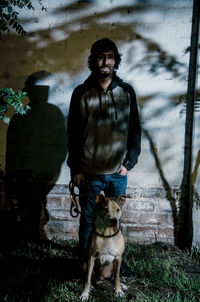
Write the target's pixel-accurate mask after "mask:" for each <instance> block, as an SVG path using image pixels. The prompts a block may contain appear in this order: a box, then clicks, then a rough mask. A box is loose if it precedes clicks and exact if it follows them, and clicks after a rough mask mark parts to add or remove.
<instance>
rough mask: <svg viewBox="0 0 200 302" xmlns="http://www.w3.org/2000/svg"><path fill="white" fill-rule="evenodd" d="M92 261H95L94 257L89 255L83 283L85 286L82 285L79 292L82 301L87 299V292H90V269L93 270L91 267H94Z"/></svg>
mask: <svg viewBox="0 0 200 302" xmlns="http://www.w3.org/2000/svg"><path fill="white" fill-rule="evenodd" d="M94 262H95V257H93V256H91V257H90V259H89V261H88V267H87V278H86V283H85V286H84V290H83V292H82V294H81V300H82V301H87V300H88V298H89V293H90V289H91V278H92V271H93V268H94Z"/></svg>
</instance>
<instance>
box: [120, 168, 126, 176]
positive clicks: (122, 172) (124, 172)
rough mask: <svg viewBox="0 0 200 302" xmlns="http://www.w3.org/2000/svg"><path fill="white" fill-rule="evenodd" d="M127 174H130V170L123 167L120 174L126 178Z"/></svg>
mask: <svg viewBox="0 0 200 302" xmlns="http://www.w3.org/2000/svg"><path fill="white" fill-rule="evenodd" d="M127 173H128V170H127V169H126V168H125V167H124V166H122V167H121V170H120V171H119V174H120V175H124V176H125V175H127Z"/></svg>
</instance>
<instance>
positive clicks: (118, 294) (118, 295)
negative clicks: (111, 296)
mask: <svg viewBox="0 0 200 302" xmlns="http://www.w3.org/2000/svg"><path fill="white" fill-rule="evenodd" d="M115 297H116V298H122V297H124V292H123V290H121V289H119V290H117V291H115Z"/></svg>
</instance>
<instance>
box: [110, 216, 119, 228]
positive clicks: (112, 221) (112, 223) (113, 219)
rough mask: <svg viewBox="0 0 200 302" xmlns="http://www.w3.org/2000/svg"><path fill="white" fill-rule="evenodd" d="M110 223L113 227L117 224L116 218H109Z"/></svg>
mask: <svg viewBox="0 0 200 302" xmlns="http://www.w3.org/2000/svg"><path fill="white" fill-rule="evenodd" d="M110 225H111V226H112V227H115V226H116V225H117V218H110Z"/></svg>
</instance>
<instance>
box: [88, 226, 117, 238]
mask: <svg viewBox="0 0 200 302" xmlns="http://www.w3.org/2000/svg"><path fill="white" fill-rule="evenodd" d="M119 231H120V228H119V229H118V230H117V231H116V232H115V233H114V234H111V235H103V234H99V233H98V232H97V231H94V233H95V234H96V235H98V236H100V237H103V238H110V237H114V236H115V235H117V234H118V233H119Z"/></svg>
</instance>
